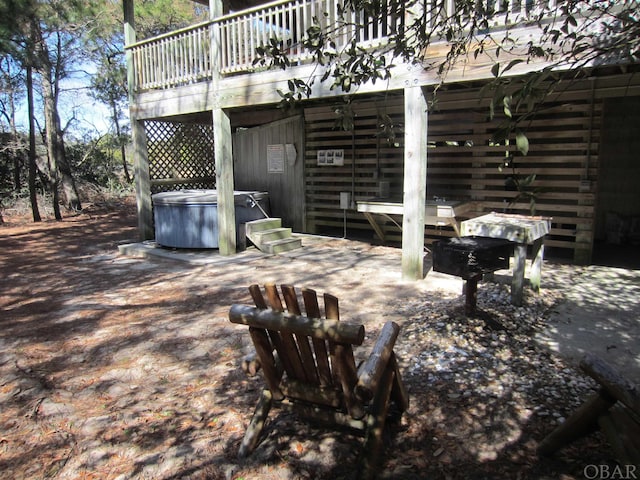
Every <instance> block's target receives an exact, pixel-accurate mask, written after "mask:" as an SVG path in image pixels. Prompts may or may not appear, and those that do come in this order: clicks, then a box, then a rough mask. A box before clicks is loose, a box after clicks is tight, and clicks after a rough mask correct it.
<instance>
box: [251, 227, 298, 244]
mask: <svg viewBox="0 0 640 480" xmlns="http://www.w3.org/2000/svg"><path fill="white" fill-rule="evenodd" d="M250 238H251V241H252V242H253V243H255V244H256V245H257V246H258V248H259V247H260V245H264V244H265V243H267V242H273V241H275V240H282V239H285V238H291V229H290V228H270V229H268V230H259V231H257V232H252V233H251V237H250Z"/></svg>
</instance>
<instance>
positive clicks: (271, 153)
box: [267, 143, 285, 173]
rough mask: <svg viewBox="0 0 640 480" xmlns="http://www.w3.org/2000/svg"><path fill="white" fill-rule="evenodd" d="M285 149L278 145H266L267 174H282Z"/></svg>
mask: <svg viewBox="0 0 640 480" xmlns="http://www.w3.org/2000/svg"><path fill="white" fill-rule="evenodd" d="M284 160H285V148H284V145H283V144H281V143H279V144H276V145H267V170H268V172H269V173H284Z"/></svg>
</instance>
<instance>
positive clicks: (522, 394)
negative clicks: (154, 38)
mask: <svg viewBox="0 0 640 480" xmlns="http://www.w3.org/2000/svg"><path fill="white" fill-rule="evenodd" d="M131 213H132V211H131V210H126V211H125V212H120V211H116V212H113V211H106V212H105V211H94V212H91V211H87V212H85V213H84V214H83V215H80V216H78V217H74V218H71V219H68V220H66V221H65V222H61V223H59V222H46V223H44V224H40V225H31V224H24V223H19V222H15V223H10V224H9V225H4V226H2V227H0V234H1V236H0V249H1V250H2V252H3V256H2V257H0V259H1V262H2V263H1V267H2V268H1V269H2V274H3V275H2V277H1V279H0V308H1V309H2V318H1V319H0V324H1V325H2V329H1V330H0V471H3V472H4V477H5V478H12V479H33V478H60V479H77V478H100V479H138V478H153V479H178V478H185V479H186V478H193V479H196V478H198V479H205V478H211V479H218V478H228V479H236V480H239V479H249V478H258V479H298V478H309V479H311V478H313V479H316V478H318V479H325V478H326V479H348V478H353V476H354V474H355V467H354V465H355V460H356V459H357V457H358V454H359V451H360V448H361V440H360V439H359V438H358V437H355V436H352V435H350V434H347V433H344V432H338V433H336V432H334V431H331V430H323V429H316V428H311V427H309V426H307V425H306V424H304V423H301V422H300V421H299V420H297V419H296V418H295V417H292V416H290V415H287V414H275V415H274V414H272V417H271V421H270V422H269V424H268V425H267V428H266V435H265V439H264V441H263V442H262V443H261V444H260V445H259V447H258V449H257V450H256V452H255V454H254V455H253V456H252V457H251V458H250V459H248V460H246V461H244V462H238V461H237V460H236V452H237V448H238V445H239V442H240V440H241V438H242V435H243V433H244V429H245V428H246V425H247V423H248V420H249V418H250V416H251V413H252V411H253V406H254V403H255V401H256V399H257V395H258V392H259V390H260V388H261V386H262V382H261V380H260V378H247V377H245V376H244V374H242V372H241V371H240V368H239V363H240V360H241V358H242V357H243V355H244V354H245V353H247V352H249V351H250V349H251V347H250V344H249V340H248V335H247V332H246V330H245V329H244V328H242V327H240V326H236V325H232V324H230V323H229V322H228V320H227V312H228V308H229V306H230V305H231V304H232V303H250V298H249V295H248V292H247V290H246V287H247V286H248V285H249V284H251V283H253V282H256V281H257V282H259V283H264V282H268V281H274V282H277V283H290V284H294V285H299V286H309V287H312V288H315V289H316V290H318V292H319V293H322V292H328V293H332V294H334V295H336V296H338V297H339V298H340V302H341V315H342V318H344V319H345V320H351V321H355V322H361V323H363V324H364V325H365V327H366V329H367V339H366V341H365V345H367V346H370V345H371V344H372V343H373V340H374V339H375V336H376V335H377V332H378V331H379V328H380V327H381V325H382V324H383V323H384V322H385V321H387V320H393V321H396V322H397V323H398V324H399V325H400V326H401V329H402V331H401V336H400V338H399V340H398V343H397V345H396V352H397V353H398V356H399V359H400V363H401V369H402V371H403V373H404V380H405V383H406V386H407V389H408V391H409V394H410V398H411V407H410V409H409V411H408V412H406V414H405V415H404V416H403V419H402V421H401V423H400V424H398V425H395V426H394V427H393V428H392V429H391V431H390V434H389V438H388V443H387V448H386V450H385V455H384V466H383V468H382V469H381V471H380V477H381V478H401V479H404V478H434V479H458V478H460V479H463V478H464V479H469V478H472V479H473V478H487V479H492V478H510V479H511V478H514V479H515V478H539V479H543V478H544V479H562V480H568V479H571V478H583V477H584V469H585V467H587V466H588V465H592V464H607V465H613V458H612V454H611V451H610V449H609V447H608V445H607V444H606V443H605V442H604V440H603V439H602V437H601V436H600V435H598V434H595V435H592V436H590V437H588V438H586V439H583V440H581V441H579V442H576V443H575V444H574V445H572V446H570V447H568V448H566V449H565V450H563V451H562V452H561V453H560V454H559V455H558V456H556V457H552V458H539V457H538V456H537V455H536V447H537V444H538V442H539V441H540V440H542V438H544V436H545V435H546V434H548V433H549V432H550V431H551V430H552V429H553V428H554V427H555V426H556V425H558V424H559V423H561V422H562V421H563V419H565V418H566V417H567V416H568V415H569V414H570V413H571V411H573V410H574V409H575V408H576V406H577V405H578V404H579V403H580V402H581V400H582V399H584V398H585V397H586V396H587V395H589V394H590V393H591V392H592V391H593V390H594V388H595V385H594V384H593V382H592V381H591V380H590V379H589V378H588V377H585V376H584V375H583V374H581V372H579V371H578V370H576V369H575V367H574V365H575V364H574V363H573V361H572V360H571V359H570V358H569V357H567V356H562V355H560V354H559V352H558V350H554V349H553V348H549V345H550V340H549V339H550V338H556V337H552V336H547V337H545V338H546V340H541V339H540V335H541V334H544V333H545V332H549V331H550V330H553V328H555V324H551V323H550V322H556V320H552V319H554V318H556V316H557V315H558V312H561V311H562V309H563V308H566V305H567V304H568V303H569V304H570V303H571V302H574V303H576V301H577V300H576V298H575V296H574V293H575V292H576V291H577V290H576V289H577V288H578V286H585V285H587V284H589V285H591V288H593V287H598V285H599V281H597V278H598V277H597V275H595V273H593V270H590V269H586V270H585V269H584V268H579V267H571V266H567V265H561V264H554V263H553V262H548V263H547V265H546V266H545V270H544V273H543V282H544V283H543V288H542V290H541V292H540V293H539V294H534V293H533V292H531V291H530V290H528V289H527V290H526V291H525V297H524V304H523V306H522V307H517V308H516V307H514V306H512V305H511V304H510V303H509V291H508V287H506V286H505V285H503V284H500V283H481V284H480V287H479V292H478V307H479V309H480V312H481V314H480V315H479V316H478V317H477V318H467V317H466V316H465V315H464V314H463V303H464V300H463V297H462V296H461V286H462V282H461V280H460V279H457V278H455V277H449V276H446V275H437V274H429V275H428V276H427V278H426V279H425V280H424V281H422V282H404V281H402V280H401V279H400V278H399V277H400V276H399V273H398V270H399V258H400V257H399V251H398V250H397V249H393V248H388V247H380V246H371V245H368V244H366V243H362V242H352V241H346V240H338V239H327V238H316V239H314V240H309V241H308V242H309V243H307V245H306V247H305V248H304V249H303V250H301V251H298V252H295V253H291V254H289V255H286V256H279V257H269V256H264V255H261V254H258V253H257V252H255V251H250V250H248V251H247V252H245V253H244V254H243V255H240V256H238V257H235V258H234V259H233V261H232V260H230V259H222V258H220V257H217V258H213V259H212V258H203V256H202V255H201V254H193V253H192V252H191V253H190V252H186V253H184V255H186V256H187V257H188V259H190V260H189V261H171V260H166V259H162V258H133V257H126V256H122V255H118V253H117V246H118V245H119V244H123V243H126V242H128V241H131V239H132V238H134V236H135V231H134V224H135V219H134V217H133V216H132V215H131ZM87 239H90V241H89V242H87ZM169 253H171V254H172V255H175V253H174V252H169ZM608 274H615V275H616V276H615V278H616V280H617V282H618V283H617V284H618V285H619V286H620V285H625V288H624V291H625V292H627V293H628V296H623V297H621V299H622V298H624V301H625V302H626V303H625V304H626V305H628V306H629V308H628V309H631V310H632V309H633V308H635V302H636V300H635V299H636V298H637V296H636V290H635V289H636V288H637V283H636V282H637V276H636V274H635V272H625V274H624V275H622V274H618V273H616V272H608ZM581 279H585V282H583V283H581ZM587 280H588V281H587ZM589 298H591V300H594V299H593V298H592V297H589ZM619 303H622V301H621V302H619ZM589 306H590V308H591V309H592V310H593V311H594V313H597V311H598V309H597V302H595V301H592V302H590V303H589ZM577 311H578V310H574V314H576V313H577ZM568 324H570V323H568ZM556 330H557V329H556ZM624 333H625V335H626V336H627V337H630V338H631V339H632V340H629V341H628V342H627V343H625V349H627V350H629V354H630V355H633V354H634V349H632V348H630V347H629V346H630V345H634V344H635V345H637V339H638V336H637V331H636V330H633V329H632V330H630V331H625V332H624ZM554 335H555V334H554ZM633 342H635V343H633ZM620 345H622V344H620ZM627 347H629V348H627ZM625 349H623V348H620V351H621V353H625V352H626V350H625ZM357 353H358V355H359V356H360V357H362V356H365V355H366V354H367V353H368V348H367V347H365V348H363V349H360V350H359V351H358V352H357ZM621 356H622V357H623V358H631V361H633V360H634V358H633V356H632V357H628V356H626V357H625V356H624V355H621ZM636 358H637V357H636Z"/></svg>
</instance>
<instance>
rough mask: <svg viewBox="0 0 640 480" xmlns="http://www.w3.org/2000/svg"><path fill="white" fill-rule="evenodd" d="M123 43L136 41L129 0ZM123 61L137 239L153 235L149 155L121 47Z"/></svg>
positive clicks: (125, 4) (127, 58) (129, 56)
mask: <svg viewBox="0 0 640 480" xmlns="http://www.w3.org/2000/svg"><path fill="white" fill-rule="evenodd" d="M122 8H123V12H124V43H125V46H127V45H131V44H133V43H135V42H136V29H135V16H134V8H133V0H124V2H123V4H122ZM125 61H126V64H127V88H128V92H129V105H130V106H131V107H130V108H129V117H130V119H131V138H132V143H133V161H134V171H135V180H136V204H137V206H138V236H139V238H140V240H150V239H152V238H153V237H154V231H153V208H152V205H151V180H150V179H149V156H148V152H147V137H146V133H145V131H144V122H142V121H141V120H138V119H137V118H136V115H135V110H134V109H133V105H134V104H135V102H134V96H135V93H136V92H135V71H134V68H133V55H132V53H131V50H129V49H125Z"/></svg>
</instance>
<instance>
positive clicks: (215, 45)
mask: <svg viewBox="0 0 640 480" xmlns="http://www.w3.org/2000/svg"><path fill="white" fill-rule="evenodd" d="M211 7H212V8H211V16H212V18H216V17H218V16H221V15H222V9H223V6H222V2H221V1H219V0H211ZM212 32H213V33H212V39H211V69H212V73H213V79H212V80H213V81H212V84H213V89H212V95H217V91H218V88H217V85H218V81H219V80H220V31H219V27H218V25H217V24H214V27H213V29H212ZM214 104H215V105H216V106H215V107H214V109H213V144H214V147H213V148H214V158H215V161H216V189H217V190H218V235H219V238H218V248H219V252H220V255H233V254H234V253H236V212H235V206H234V198H233V191H234V184H233V152H232V149H231V144H232V140H233V139H232V137H231V122H230V120H229V116H228V115H227V112H225V111H224V110H223V109H222V108H220V107H219V105H218V104H219V102H218V101H217V100H216V101H215V102H214Z"/></svg>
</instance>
